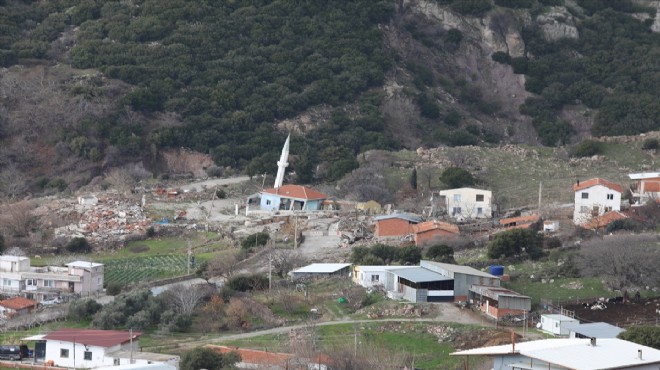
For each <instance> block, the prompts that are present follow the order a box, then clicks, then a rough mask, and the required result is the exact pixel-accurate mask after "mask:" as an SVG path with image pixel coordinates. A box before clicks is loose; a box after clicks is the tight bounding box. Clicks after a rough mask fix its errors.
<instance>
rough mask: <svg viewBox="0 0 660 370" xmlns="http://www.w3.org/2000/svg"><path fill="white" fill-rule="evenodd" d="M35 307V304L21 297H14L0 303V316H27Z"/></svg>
mask: <svg viewBox="0 0 660 370" xmlns="http://www.w3.org/2000/svg"><path fill="white" fill-rule="evenodd" d="M36 307H37V302H36V301H33V300H31V299H27V298H23V297H14V298H9V299H5V300H2V301H0V315H2V316H4V317H14V316H20V315H25V314H28V313H30V312H32V311H34V309H35V308H36Z"/></svg>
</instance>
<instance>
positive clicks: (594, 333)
mask: <svg viewBox="0 0 660 370" xmlns="http://www.w3.org/2000/svg"><path fill="white" fill-rule="evenodd" d="M566 327H567V328H568V332H569V334H568V337H569V338H616V337H617V336H618V335H619V334H621V333H622V332H624V331H625V329H622V328H620V327H618V326H614V325H612V324H608V323H606V322H590V323H586V324H579V323H578V324H568V325H566Z"/></svg>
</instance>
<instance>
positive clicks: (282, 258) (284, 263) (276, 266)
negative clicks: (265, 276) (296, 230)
mask: <svg viewBox="0 0 660 370" xmlns="http://www.w3.org/2000/svg"><path fill="white" fill-rule="evenodd" d="M271 256H272V263H273V272H275V274H277V276H279V277H281V278H283V277H284V276H286V274H287V273H288V272H289V271H291V270H293V269H294V268H296V267H298V266H302V265H303V264H304V263H305V258H304V257H303V256H302V255H301V254H300V253H298V252H296V251H292V250H287V249H276V250H274V251H273V253H272V255H271Z"/></svg>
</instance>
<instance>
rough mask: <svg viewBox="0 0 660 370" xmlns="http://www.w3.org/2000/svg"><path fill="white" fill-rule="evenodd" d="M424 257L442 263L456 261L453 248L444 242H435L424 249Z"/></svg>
mask: <svg viewBox="0 0 660 370" xmlns="http://www.w3.org/2000/svg"><path fill="white" fill-rule="evenodd" d="M426 258H428V259H430V260H432V261H436V262H444V263H456V260H454V249H453V248H452V247H450V246H448V245H446V244H435V245H432V246H430V247H429V249H428V250H427V251H426Z"/></svg>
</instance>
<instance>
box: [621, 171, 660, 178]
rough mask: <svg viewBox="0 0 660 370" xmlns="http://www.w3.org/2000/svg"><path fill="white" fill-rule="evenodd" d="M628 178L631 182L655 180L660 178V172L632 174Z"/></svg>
mask: <svg viewBox="0 0 660 370" xmlns="http://www.w3.org/2000/svg"><path fill="white" fill-rule="evenodd" d="M628 177H630V179H631V180H644V179H655V178H660V172H642V173H631V174H629V175H628Z"/></svg>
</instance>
